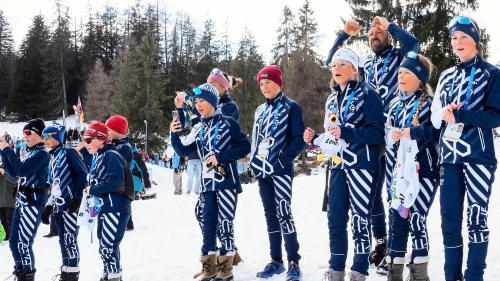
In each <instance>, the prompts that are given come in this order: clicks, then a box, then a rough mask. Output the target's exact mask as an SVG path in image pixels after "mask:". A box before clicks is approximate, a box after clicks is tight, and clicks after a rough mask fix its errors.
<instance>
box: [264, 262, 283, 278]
mask: <svg viewBox="0 0 500 281" xmlns="http://www.w3.org/2000/svg"><path fill="white" fill-rule="evenodd" d="M283 272H285V267H284V266H283V263H282V262H279V261H276V260H271V262H270V263H268V264H267V265H266V267H265V268H264V270H263V271H261V272H257V277H259V278H269V277H272V276H273V275H277V274H281V273H283Z"/></svg>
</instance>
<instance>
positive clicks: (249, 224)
mask: <svg viewBox="0 0 500 281" xmlns="http://www.w3.org/2000/svg"><path fill="white" fill-rule="evenodd" d="M4 124H5V123H0V133H2V134H3V132H4V131H5V130H6V129H5V128H6V127H5V126H4ZM17 128H19V127H17ZM21 128H22V127H21ZM13 133H14V132H13ZM17 133H18V132H16V134H17ZM499 150H500V142H497V151H499ZM498 155H500V153H497V156H498ZM152 169H153V179H154V180H155V181H156V182H157V183H158V185H157V186H156V191H157V192H158V198H157V199H155V200H145V201H136V202H134V203H133V217H134V223H135V227H136V229H135V230H134V231H131V232H127V233H126V235H125V238H124V240H123V242H122V244H121V254H122V266H123V271H124V280H126V281H164V280H181V281H185V280H192V276H193V274H194V273H195V272H197V271H199V269H200V264H199V262H198V255H199V252H200V246H201V234H200V231H199V227H198V225H197V222H196V220H195V218H194V205H195V203H196V196H195V195H190V196H188V195H182V196H175V195H173V184H172V172H171V170H167V169H163V168H160V167H157V166H154V167H153V168H152ZM184 176H185V175H184ZM497 178H498V173H497ZM183 182H184V185H185V183H186V177H184V181H183ZM496 186H500V183H499V182H498V181H497V183H496ZM496 186H495V187H494V189H496ZM243 189H244V191H243V193H242V194H241V195H240V197H239V202H238V209H237V215H236V220H235V232H236V243H237V245H238V248H239V252H240V253H241V255H242V258H243V260H244V262H243V263H242V264H240V265H239V266H238V267H236V268H235V270H234V273H235V280H238V281H251V280H259V279H258V278H256V277H255V273H256V272H257V271H259V270H261V269H262V268H263V267H264V265H265V264H266V263H267V262H268V260H269V256H268V242H267V233H266V224H265V219H264V212H263V207H262V203H261V201H260V197H259V193H258V186H257V184H256V183H254V184H249V185H244V187H243ZM323 190H324V174H318V175H313V176H299V177H297V178H295V180H294V189H293V192H294V195H293V202H292V210H293V213H294V218H295V222H296V224H297V229H298V237H299V242H300V254H301V255H302V260H301V268H302V271H303V273H304V278H303V280H305V281H311V280H316V281H319V280H322V278H323V273H324V271H325V270H327V268H328V258H329V248H328V245H329V244H328V229H327V219H326V214H325V213H323V212H321V203H322V200H323ZM436 196H437V198H439V194H437V195H436ZM499 203H500V193H499V192H497V191H496V190H493V193H492V197H491V203H490V210H489V214H490V217H489V220H488V221H489V227H490V231H491V235H490V248H489V255H488V259H487V264H488V268H487V270H486V274H485V280H488V281H490V280H500V277H499V276H500V267H499V266H498V264H500V249H498V248H497V247H498V245H500V204H499ZM440 223H441V219H440V216H439V200H435V202H434V205H433V206H432V208H431V211H430V214H429V236H430V240H431V242H430V243H431V244H430V246H431V261H430V268H429V271H430V277H431V280H433V281H434V280H444V277H443V260H444V255H443V244H442V236H441V228H440ZM465 223H466V221H465V220H464V231H463V236H464V238H465V239H466V238H467V233H466V231H465V229H466V228H465ZM48 232H49V229H48V226H46V225H42V226H41V227H40V229H39V231H38V236H37V237H36V239H35V246H34V248H35V255H36V260H37V261H36V264H37V270H38V272H37V280H42V281H48V280H52V277H53V276H54V275H55V274H56V273H58V271H59V266H60V263H61V258H60V255H59V244H58V241H57V238H50V239H48V238H44V237H42V235H45V234H47V233H48ZM90 240H91V239H90V233H89V232H88V231H87V230H85V229H83V228H82V230H81V233H80V236H79V244H80V249H81V264H80V266H81V269H82V272H81V278H80V280H83V281H92V280H99V277H100V272H101V270H102V264H101V260H100V257H99V255H98V242H97V241H96V239H95V235H94V243H93V244H92V243H91V242H90ZM349 243H350V245H352V241H349ZM351 248H352V247H350V249H351ZM351 259H352V249H351V253H350V255H349V257H348V263H347V264H348V267H349V265H350V264H351V262H350V261H351ZM12 264H13V263H12V258H11V255H10V251H9V247H8V243H7V242H3V243H0V280H3V279H4V278H7V277H8V276H10V273H11V271H12ZM284 279H285V276H284V274H283V275H280V276H277V277H275V278H272V279H268V280H269V281H276V280H284ZM368 280H374V281H377V280H386V277H384V276H380V275H377V274H376V273H375V271H374V270H373V269H371V270H370V276H369V278H368Z"/></svg>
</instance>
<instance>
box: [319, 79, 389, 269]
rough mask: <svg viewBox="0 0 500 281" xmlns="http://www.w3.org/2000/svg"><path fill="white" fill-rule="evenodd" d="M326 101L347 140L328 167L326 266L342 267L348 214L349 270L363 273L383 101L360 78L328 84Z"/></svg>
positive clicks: (367, 246)
mask: <svg viewBox="0 0 500 281" xmlns="http://www.w3.org/2000/svg"><path fill="white" fill-rule="evenodd" d="M328 101H329V102H331V104H327V108H329V110H330V111H332V112H336V116H337V120H338V121H337V122H339V123H340V125H339V127H340V129H341V135H340V138H341V139H343V140H344V141H345V143H346V144H347V146H346V147H343V148H342V149H341V150H340V152H338V154H337V156H338V157H340V159H341V160H342V161H341V162H340V163H339V164H334V165H332V167H331V171H330V179H329V186H328V214H327V215H328V229H329V234H330V262H329V263H330V268H331V269H333V270H335V271H345V266H346V260H347V247H348V245H347V229H346V227H347V222H348V219H349V215H348V212H349V209H350V210H351V213H352V218H351V228H352V236H353V240H354V259H353V265H352V267H351V270H353V271H357V272H359V273H361V274H364V275H368V256H369V254H370V250H371V235H370V228H369V227H370V220H369V219H370V215H371V210H372V206H373V199H374V197H375V194H376V193H377V188H378V181H379V177H380V175H379V171H380V168H379V149H378V144H380V142H381V141H382V140H383V138H384V115H383V111H382V102H381V101H380V98H379V97H378V96H377V93H376V92H375V90H374V89H373V88H372V87H371V86H369V85H367V84H366V83H364V82H358V81H350V82H349V83H348V85H347V86H346V88H345V89H344V91H342V90H341V88H340V86H339V85H336V86H335V87H333V89H332V97H331V98H329V99H328Z"/></svg>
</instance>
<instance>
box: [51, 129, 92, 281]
mask: <svg viewBox="0 0 500 281" xmlns="http://www.w3.org/2000/svg"><path fill="white" fill-rule="evenodd" d="M64 131H65V128H64V126H62V125H59V124H54V125H51V126H48V127H46V128H45V129H44V130H43V132H42V136H43V138H44V142H45V147H46V148H48V149H49V150H50V152H49V153H50V155H51V160H50V163H49V176H48V179H47V182H48V184H49V185H50V186H51V191H50V197H49V200H48V202H47V204H46V206H45V210H44V211H43V213H42V222H43V223H44V224H49V223H50V222H49V216H51V215H52V214H53V216H52V218H53V219H55V223H56V225H57V227H56V229H57V232H58V235H59V245H60V247H61V255H62V266H61V273H60V280H61V281H77V280H78V278H79V275H80V267H79V263H80V250H79V248H78V243H77V240H78V231H79V226H78V225H77V215H78V214H77V213H78V210H79V208H80V203H81V201H82V194H83V189H84V188H85V186H86V183H87V173H88V171H87V168H86V167H85V164H84V163H83V161H82V159H81V158H80V155H79V154H78V152H77V151H76V150H75V149H73V148H68V147H65V146H64V144H63V142H64Z"/></svg>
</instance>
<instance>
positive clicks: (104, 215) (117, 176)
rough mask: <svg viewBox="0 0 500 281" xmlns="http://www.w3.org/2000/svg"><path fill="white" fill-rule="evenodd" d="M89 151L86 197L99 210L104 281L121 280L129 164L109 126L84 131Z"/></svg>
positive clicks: (127, 214) (95, 126)
mask: <svg viewBox="0 0 500 281" xmlns="http://www.w3.org/2000/svg"><path fill="white" fill-rule="evenodd" d="M84 140H85V142H86V143H87V150H88V152H89V153H90V154H92V155H94V158H93V160H92V165H91V167H90V175H89V182H88V187H87V188H86V192H87V194H89V196H92V197H91V198H90V200H93V199H94V198H93V197H96V198H97V199H98V200H94V201H96V202H100V204H98V205H96V207H97V209H98V221H97V238H98V239H99V253H100V254H101V259H102V261H103V264H104V272H103V276H102V279H101V280H109V281H119V280H121V276H122V268H121V264H120V243H121V241H122V239H123V236H124V233H125V229H126V227H127V222H128V220H129V217H130V201H129V199H128V197H127V195H126V194H125V169H128V168H129V167H127V163H126V161H125V160H124V159H123V157H122V156H121V155H120V153H118V151H116V149H115V147H114V145H113V144H111V143H109V142H108V130H107V128H106V125H104V124H103V123H101V122H95V123H92V124H90V125H89V127H88V128H87V129H86V130H85V133H84Z"/></svg>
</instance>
